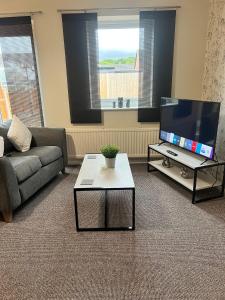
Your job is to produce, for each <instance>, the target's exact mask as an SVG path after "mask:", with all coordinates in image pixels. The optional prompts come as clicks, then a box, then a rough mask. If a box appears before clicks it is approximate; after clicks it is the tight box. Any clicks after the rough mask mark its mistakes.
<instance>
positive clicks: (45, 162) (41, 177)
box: [0, 127, 67, 222]
mask: <svg viewBox="0 0 225 300" xmlns="http://www.w3.org/2000/svg"><path fill="white" fill-rule="evenodd" d="M29 129H30V131H31V133H32V136H33V137H32V142H31V149H30V150H29V151H27V152H24V153H21V152H17V151H16V150H15V148H14V147H13V145H12V144H11V143H10V141H9V140H8V139H7V132H8V129H6V128H1V127H0V136H3V137H4V139H5V151H4V156H3V157H2V158H0V212H1V213H2V216H3V219H4V221H5V222H11V221H12V217H13V211H14V210H15V209H16V208H18V207H19V206H20V205H21V204H22V203H24V202H25V201H26V200H28V199H29V198H30V197H31V196H32V195H34V194H35V193H36V192H37V191H38V190H39V189H40V188H41V187H43V186H44V185H45V184H46V183H48V182H49V181H50V180H51V179H52V178H54V177H55V176H56V175H57V174H58V173H59V172H60V171H62V172H64V171H65V166H66V165H67V148H66V134H65V129H62V128H57V129H56V128H29Z"/></svg>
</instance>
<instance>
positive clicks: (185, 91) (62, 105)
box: [0, 0, 209, 128]
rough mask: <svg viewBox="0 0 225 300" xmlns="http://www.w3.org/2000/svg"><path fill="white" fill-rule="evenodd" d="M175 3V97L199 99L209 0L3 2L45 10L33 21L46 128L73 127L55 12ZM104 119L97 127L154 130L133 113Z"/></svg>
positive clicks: (4, 7) (15, 8) (2, 6)
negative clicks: (147, 128)
mask: <svg viewBox="0 0 225 300" xmlns="http://www.w3.org/2000/svg"><path fill="white" fill-rule="evenodd" d="M176 5H181V6H182V8H181V9H179V10H178V11H177V24H176V41H175V58H174V72H173V95H174V96H176V97H182V98H193V99H198V98H201V86H202V75H203V65H204V52H205V46H206V31H207V19H208V8H209V1H208V0H197V1H196V0H149V1H147V0H141V1H137V0H136V1H132V0H123V1H119V0H114V1H106V0H82V1H75V0H54V1H52V0H10V1H9V0H1V1H0V12H19V11H20V12H23V11H30V10H41V11H43V14H40V15H35V16H34V17H33V20H34V33H35V38H36V42H37V50H38V53H37V54H38V64H39V70H40V83H41V87H42V94H43V109H44V115H45V123H46V125H47V126H52V127H59V126H62V127H67V128H70V127H73V126H74V125H72V124H71V123H70V116H69V104H68V92H67V80H66V66H65V54H64V43H63V32H62V22H61V15H60V14H59V13H58V12H57V9H82V8H87V9H88V8H103V7H131V6H132V7H134V6H135V7H150V6H153V7H154V6H176ZM103 119H104V123H103V124H102V125H100V126H104V127H107V128H116V127H121V128H127V127H133V128H135V127H141V126H148V127H157V126H158V124H140V123H138V122H137V111H127V112H124V111H120V112H104V117H103Z"/></svg>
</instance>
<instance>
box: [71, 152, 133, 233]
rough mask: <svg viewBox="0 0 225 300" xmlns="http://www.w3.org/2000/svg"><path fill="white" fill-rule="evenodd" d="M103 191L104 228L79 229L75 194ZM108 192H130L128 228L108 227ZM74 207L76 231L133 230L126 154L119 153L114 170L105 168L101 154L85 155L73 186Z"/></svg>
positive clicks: (130, 176)
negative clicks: (130, 221) (129, 221)
mask: <svg viewBox="0 0 225 300" xmlns="http://www.w3.org/2000/svg"><path fill="white" fill-rule="evenodd" d="M101 190H103V191H105V224H104V225H105V226H104V227H95V228H81V227H80V226H79V214H78V203H77V193H78V192H80V191H101ZM109 190H112V191H113V190H130V191H132V225H131V226H128V227H108V224H107V223H108V207H107V206H108V201H109V199H108V195H107V192H108V191H109ZM74 207H75V219H76V229H77V231H102V230H104V231H109V230H110V231H112V230H134V229H135V185H134V181H133V176H132V173H131V169H130V164H129V161H128V157H127V154H126V153H119V154H117V157H116V165H115V168H113V169H110V168H106V166H105V158H104V157H103V155H102V154H86V155H85V157H84V160H83V163H82V166H81V169H80V172H79V174H78V177H77V180H76V183H75V186H74Z"/></svg>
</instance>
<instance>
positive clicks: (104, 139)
mask: <svg viewBox="0 0 225 300" xmlns="http://www.w3.org/2000/svg"><path fill="white" fill-rule="evenodd" d="M66 134H67V149H68V157H69V161H70V162H71V161H73V160H75V159H79V158H83V156H84V155H85V154H86V153H98V152H100V148H101V146H102V145H105V144H115V145H117V146H118V147H119V148H120V152H126V153H127V154H128V156H129V157H131V158H132V157H134V158H139V157H140V158H141V157H146V155H147V145H148V144H155V143H157V142H158V141H159V130H158V129H154V128H153V129H152V128H133V129H130V128H129V129H117V128H116V129H74V128H68V129H66Z"/></svg>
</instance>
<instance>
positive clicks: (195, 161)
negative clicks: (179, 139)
mask: <svg viewBox="0 0 225 300" xmlns="http://www.w3.org/2000/svg"><path fill="white" fill-rule="evenodd" d="M152 151H155V152H156V153H158V154H160V155H161V157H160V158H158V159H151V158H152V157H151V152H152ZM171 152H174V153H176V154H177V156H174V155H173V154H171ZM163 157H164V158H165V157H166V158H168V159H169V160H171V161H172V162H173V164H172V166H171V167H170V168H168V167H167V168H166V167H164V166H163V164H162V162H163ZM182 167H186V168H189V169H190V170H192V173H193V176H192V178H184V177H182V176H181V175H180V171H181V168H182ZM214 167H215V168H219V167H220V168H222V170H221V174H222V178H221V177H219V176H218V178H215V177H213V176H212V175H211V174H210V173H211V172H208V173H206V172H205V171H206V170H209V169H210V168H214ZM147 170H148V172H152V171H160V172H161V173H163V174H165V175H166V176H168V177H169V178H171V179H173V180H174V181H176V182H178V183H179V184H181V185H182V186H183V187H185V188H186V189H188V190H189V191H191V192H192V203H193V204H194V203H197V202H200V201H205V200H209V199H214V198H219V197H223V196H224V187H225V161H212V160H207V159H205V160H203V159H202V157H201V156H199V155H196V154H194V153H190V152H188V151H185V150H184V149H181V148H179V147H177V146H175V145H170V144H168V143H165V144H163V145H162V144H156V145H148V161H147ZM203 171H204V172H203ZM216 177H217V176H216Z"/></svg>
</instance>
